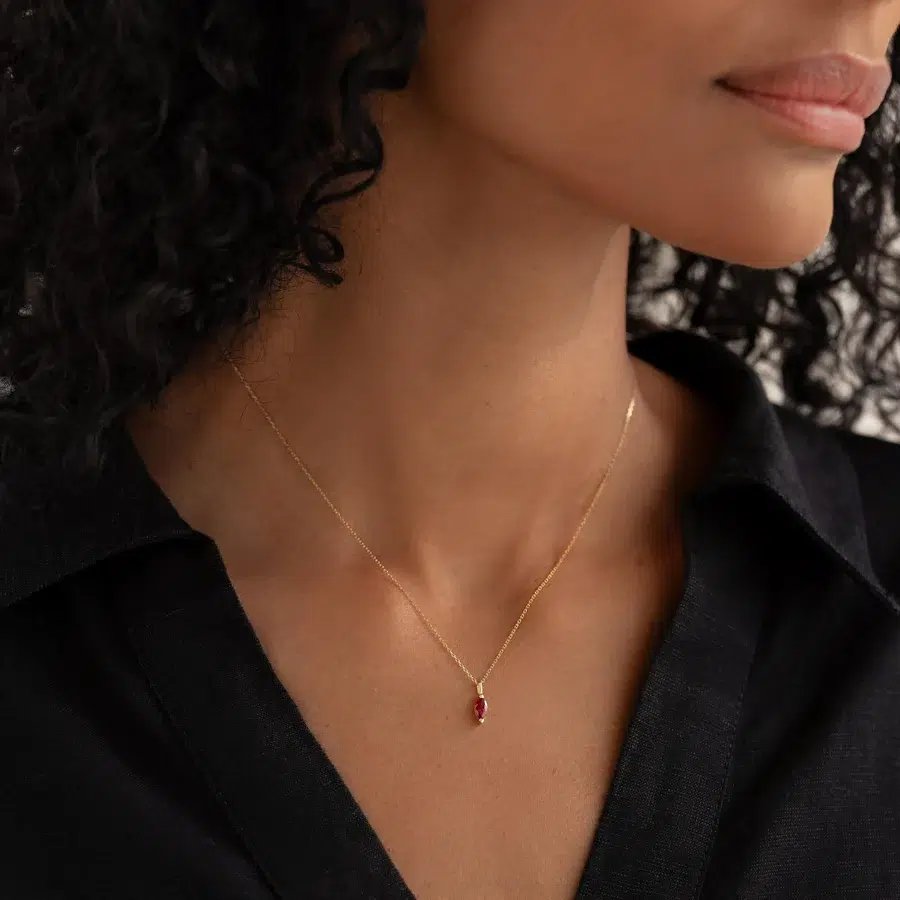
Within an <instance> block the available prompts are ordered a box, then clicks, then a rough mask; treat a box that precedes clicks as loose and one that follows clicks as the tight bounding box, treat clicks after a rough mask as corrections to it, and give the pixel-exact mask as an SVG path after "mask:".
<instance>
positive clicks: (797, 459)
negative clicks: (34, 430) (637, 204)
mask: <svg viewBox="0 0 900 900" xmlns="http://www.w3.org/2000/svg"><path fill="white" fill-rule="evenodd" d="M632 352H633V353H634V354H635V355H637V356H639V357H641V358H643V359H645V360H647V361H648V362H651V363H652V364H653V365H655V366H657V367H658V368H660V369H662V370H664V371H667V372H669V373H670V374H672V375H673V376H675V377H676V378H678V379H679V380H681V381H683V382H685V383H688V384H691V385H693V386H695V387H696V388H697V389H698V390H700V391H702V392H704V393H706V394H707V395H708V396H709V397H710V399H711V400H712V401H713V402H715V403H717V404H718V405H719V406H720V407H721V409H722V410H723V412H725V413H726V414H727V415H728V417H729V421H730V423H731V424H730V427H729V430H728V434H727V440H726V441H725V444H724V448H723V451H722V454H721V456H720V458H719V459H718V461H717V464H716V466H715V467H714V470H713V471H712V473H711V474H710V476H709V477H708V478H707V479H706V480H705V482H704V484H703V485H702V486H701V487H700V488H699V489H698V490H697V491H696V492H695V493H694V494H693V495H692V496H691V497H690V499H689V501H688V502H687V503H686V504H685V507H684V528H685V552H686V562H687V568H686V578H685V586H684V593H683V596H682V597H681V599H680V602H679V603H678V605H677V607H676V610H675V613H674V616H673V618H672V620H671V622H670V623H669V625H668V627H667V629H666V631H665V633H664V634H663V635H662V637H661V638H660V640H659V642H658V644H657V646H656V648H655V650H654V655H653V658H652V661H651V665H650V668H649V670H648V674H647V677H646V681H645V683H644V685H643V688H642V691H641V693H640V696H639V699H638V703H637V706H636V708H635V710H634V713H633V716H632V720H631V722H630V724H629V727H628V730H627V733H626V737H625V742H624V745H623V747H622V750H621V754H620V757H619V760H618V763H617V766H616V769H615V773H614V777H613V782H612V785H611V787H610V791H609V794H608V796H607V798H606V803H605V806H604V809H603V811H602V814H601V813H600V811H598V825H597V831H596V838H595V841H594V845H593V849H592V852H591V854H590V857H589V859H588V861H587V864H586V867H585V870H584V875H583V878H582V881H581V884H580V887H579V890H578V893H577V900H589V898H596V900H600V898H603V900H624V898H628V900H676V898H678V900H681V898H696V900H746V898H754V900H755V898H784V900H787V898H791V900H798V898H804V900H806V898H808V900H823V898H851V897H852V898H866V900H891V898H898V900H900V604H898V601H897V599H896V597H897V594H898V592H900V552H898V551H900V447H896V446H894V445H891V444H888V443H885V442H881V441H877V440H873V439H871V438H864V437H859V436H856V435H851V434H847V433H843V432H837V431H831V430H828V429H823V428H818V427H814V426H812V425H810V424H809V423H807V422H806V421H804V420H803V419H801V418H799V417H798V416H796V415H793V414H789V413H786V412H784V411H781V410H778V409H776V408H775V407H773V406H772V405H771V404H770V403H769V402H768V401H767V399H766V396H765V392H764V391H763V388H762V386H761V384H760V382H759V380H758V378H757V377H756V375H755V374H754V373H753V372H752V371H751V370H750V369H748V368H747V367H746V366H745V365H744V364H743V363H742V362H740V361H739V360H738V359H737V358H736V357H734V356H733V355H731V354H730V353H729V352H728V351H727V350H725V349H724V348H722V347H720V346H718V345H716V344H714V343H712V342H710V341H707V340H704V339H702V338H699V337H696V336H692V335H687V334H681V333H676V332H665V333H661V334H658V335H653V336H651V337H647V338H642V339H640V340H639V341H634V342H632ZM4 479H5V480H6V481H7V483H13V484H14V487H15V490H14V491H13V492H12V493H9V494H8V495H7V497H6V499H5V501H4V505H3V507H2V509H0V778H2V780H0V900H76V898H77V900H82V898H83V900H163V898H165V900H207V898H209V900H213V898H215V900H263V898H283V900H316V898H327V900H331V898H335V900H411V898H412V895H411V893H410V892H409V890H408V889H407V888H406V887H405V885H404V884H403V881H402V879H401V877H400V875H399V873H398V872H397V871H396V869H395V867H394V865H393V863H392V862H391V860H390V858H389V856H388V855H387V853H386V852H385V850H384V848H383V846H382V845H381V843H380V842H379V840H378V837H377V835H376V834H375V833H374V832H373V831H372V829H371V827H370V825H369V823H368V822H367V820H366V818H365V816H364V815H363V813H362V811H361V810H360V808H359V806H358V805H357V804H356V802H355V800H354V798H353V796H352V795H351V794H350V792H349V791H348V789H347V787H346V786H345V785H344V783H343V781H342V780H341V777H340V775H339V773H338V772H337V771H336V769H335V768H334V767H333V766H332V764H331V763H330V761H329V759H328V757H327V756H326V755H325V753H324V751H323V750H322V748H321V747H320V745H319V744H318V743H317V741H316V739H315V737H314V735H313V734H312V733H311V732H310V730H309V729H308V728H307V727H306V725H305V723H304V721H303V719H302V717H301V716H300V714H299V712H298V711H297V708H296V707H295V705H294V704H293V703H292V701H291V699H290V697H289V696H288V694H287V692H286V691H285V689H284V687H283V686H282V684H281V683H280V681H279V680H278V678H277V676H276V675H275V673H274V671H273V669H272V668H271V666H270V664H269V662H268V660H267V658H266V656H265V653H264V651H263V649H262V647H261V645H260V643H259V641H258V639H257V637H256V635H255V633H254V631H253V629H252V627H251V626H250V623H249V621H248V620H247V618H246V616H245V615H244V613H243V609H242V607H241V605H240V603H239V601H238V599H237V597H236V596H235V594H234V591H233V589H232V587H231V585H230V584H229V582H228V579H227V576H226V574H225V570H224V567H223V566H222V563H221V560H220V558H219V556H218V552H217V550H216V548H215V546H214V545H213V544H212V542H210V541H209V540H208V539H207V538H205V537H204V536H202V535H200V534H197V533H195V532H193V531H192V530H191V529H190V528H189V527H188V526H187V525H186V524H185V523H184V522H183V521H182V520H181V519H180V518H179V517H178V515H177V513H176V512H175V511H174V509H173V508H172V506H171V505H170V504H169V503H168V501H167V500H166V498H165V497H164V496H163V495H162V494H161V493H160V491H159V490H158V489H157V488H156V486H155V485H154V484H153V482H152V481H151V479H150V478H149V477H148V475H147V473H146V471H145V469H144V468H143V465H142V463H141V461H140V459H139V457H138V456H137V454H136V452H135V451H134V449H133V447H132V446H131V444H130V443H129V442H128V440H127V439H126V438H124V437H121V438H120V439H119V440H118V441H117V443H116V445H115V447H114V449H113V452H112V461H111V465H109V466H108V467H107V468H106V469H105V470H104V472H103V474H102V475H101V476H99V478H97V479H93V478H92V479H84V480H83V481H80V482H79V483H76V484H72V483H68V482H67V481H66V479H65V478H64V477H63V476H62V475H61V474H60V475H59V476H58V477H57V476H53V475H51V474H48V473H47V472H46V471H44V472H42V473H41V475H40V477H39V476H38V475H37V474H36V473H35V472H30V471H29V470H28V467H27V466H25V467H23V468H22V469H21V470H20V471H16V472H5V473H4ZM466 900H470V898H466ZM471 900H475V898H471Z"/></svg>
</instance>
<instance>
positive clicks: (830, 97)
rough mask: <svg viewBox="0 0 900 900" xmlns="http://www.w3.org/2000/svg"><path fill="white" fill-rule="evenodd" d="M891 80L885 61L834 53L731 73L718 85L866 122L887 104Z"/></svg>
mask: <svg viewBox="0 0 900 900" xmlns="http://www.w3.org/2000/svg"><path fill="white" fill-rule="evenodd" d="M891 77H892V76H891V69H890V66H889V65H888V63H887V60H886V59H881V60H877V61H875V60H869V59H865V58H864V57H861V56H856V55H855V54H852V53H831V54H827V55H823V56H817V57H813V58H810V59H800V60H794V61H792V62H788V63H784V64H781V65H778V66H772V67H770V68H766V69H745V70H740V71H736V72H732V73H729V74H728V75H725V76H723V77H722V78H720V79H719V82H720V83H721V84H722V85H723V86H724V87H727V88H731V89H733V90H737V91H740V92H744V93H754V94H766V95H768V96H770V97H783V98H784V99H786V100H798V101H805V102H807V103H821V104H822V105H825V106H836V107H840V108H842V109H847V110H849V111H851V112H854V113H856V114H857V115H859V116H862V117H863V118H867V117H868V116H871V115H872V113H874V112H875V111H876V110H877V109H878V107H879V106H881V104H882V102H883V101H884V98H885V96H886V94H887V92H888V89H889V88H890V86H891Z"/></svg>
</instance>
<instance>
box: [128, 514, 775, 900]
mask: <svg viewBox="0 0 900 900" xmlns="http://www.w3.org/2000/svg"><path fill="white" fill-rule="evenodd" d="M684 526H685V547H686V552H687V569H686V580H685V587H684V593H683V595H682V597H681V599H680V601H679V602H678V604H677V606H676V607H675V610H674V613H673V615H672V617H671V619H670V621H669V624H668V626H667V628H666V629H665V631H664V633H663V634H662V636H661V637H660V639H659V641H658V643H657V645H656V648H655V651H654V654H653V658H652V660H651V663H650V666H649V668H648V670H647V676H646V678H645V681H644V684H643V686H642V688H641V690H640V692H639V695H638V698H637V702H636V704H635V707H634V710H633V714H632V718H631V721H630V722H629V725H628V728H627V731H626V735H625V739H624V742H623V745H622V747H621V750H620V754H619V757H618V760H617V762H616V766H615V769H614V774H613V778H612V782H611V785H610V788H609V791H608V794H607V797H606V800H605V804H604V807H603V810H602V814H600V813H599V811H598V816H599V819H598V824H597V827H596V831H595V836H594V840H593V843H592V847H591V851H590V854H589V857H588V859H587V862H586V865H585V868H584V871H583V874H582V877H581V880H580V884H579V887H578V890H577V892H576V895H575V898H574V900H595V898H601V897H602V898H604V900H622V898H629V900H687V898H697V897H699V896H700V893H701V891H702V884H703V880H704V877H705V873H706V869H707V867H708V865H709V860H710V856H711V853H712V848H713V842H714V839H715V834H716V831H717V828H718V821H719V814H720V811H721V808H722V805H723V803H724V801H725V799H726V796H727V791H728V783H729V775H730V769H731V761H732V755H733V750H734V742H735V737H736V735H737V732H738V729H739V722H740V712H741V707H742V701H743V696H744V689H745V685H746V683H747V680H748V677H749V672H750V669H751V665H752V659H753V655H754V651H755V648H756V644H757V640H758V635H759V630H760V626H761V622H762V619H763V615H764V610H763V609H762V606H763V604H761V603H760V602H759V600H758V599H757V601H756V602H749V601H746V600H741V599H740V597H744V598H746V597H754V596H755V597H757V598H759V597H760V596H765V593H760V592H759V591H755V592H754V591H746V590H741V591H735V590H734V587H735V585H741V584H743V585H744V586H746V584H747V581H748V580H752V579H754V578H759V577H760V575H759V572H758V568H759V567H758V566H757V565H756V564H755V561H754V560H752V559H751V558H749V557H752V554H750V555H749V556H748V559H746V560H742V561H741V560H736V559H735V554H733V553H732V554H729V553H727V552H722V553H717V552H716V550H715V548H716V547H717V546H722V549H723V551H724V549H725V548H724V546H723V545H722V544H721V542H723V541H725V542H727V541H731V540H734V535H730V536H726V535H725V534H724V533H723V530H722V529H721V527H720V525H719V523H718V522H717V523H715V524H712V520H711V519H709V518H706V517H704V516H702V515H699V514H698V513H697V511H696V510H694V509H693V508H691V507H686V509H685V517H684ZM700 545H702V547H703V551H704V552H703V554H702V555H698V554H697V553H694V552H693V551H692V549H691V548H692V547H697V546H700ZM167 554H169V555H170V556H171V562H172V565H171V566H169V565H167V564H166V555H167ZM185 555H187V557H188V558H187V559H186V558H185ZM160 557H162V559H160ZM724 561H727V562H724ZM176 572H177V573H178V576H177V577H178V578H179V582H178V583H173V580H172V579H173V578H174V577H175V576H174V574H173V573H176ZM133 577H134V580H135V583H136V584H137V583H139V584H140V588H139V590H137V591H135V592H134V594H133V596H134V602H129V605H128V608H127V610H126V611H125V613H126V616H127V622H128V632H129V635H130V637H131V640H132V644H133V647H134V650H135V652H136V655H137V657H138V660H139V662H140V665H141V666H142V668H143V670H144V672H145V674H146V677H147V678H148V681H149V682H150V684H151V685H152V688H153V690H154V692H155V693H156V695H157V697H158V699H159V701H160V703H161V704H162V706H163V707H164V709H165V711H166V713H167V715H168V716H169V718H170V720H171V722H172V724H173V725H174V727H175V728H176V729H177V730H178V731H179V732H180V734H181V737H182V739H183V741H184V743H185V746H186V748H187V750H188V752H189V753H190V754H191V755H192V757H193V759H194V761H195V763H196V764H197V766H198V768H199V770H200V772H202V774H203V776H204V777H205V779H206V781H207V783H208V785H209V788H210V790H211V791H212V792H213V794H214V795H215V796H216V797H217V798H218V800H219V802H220V803H221V805H222V808H223V812H224V813H225V815H226V816H227V817H228V819H229V820H230V822H231V824H232V826H233V827H234V829H235V831H236V832H237V833H238V834H239V836H240V837H241V838H242V840H243V842H244V844H245V846H246V848H247V851H248V853H249V854H250V855H251V857H252V858H253V859H254V860H255V862H256V864H257V866H258V868H259V869H260V872H261V874H262V876H263V877H264V878H265V880H266V881H267V882H268V884H269V886H270V888H271V890H272V892H273V894H274V896H276V897H279V898H282V900H301V898H302V900H314V898H323V900H324V898H337V897H340V898H341V900H364V898H365V900H369V898H377V900H416V898H415V897H414V895H413V893H412V891H411V890H410V889H409V888H408V887H407V885H406V884H405V882H404V880H403V877H402V875H401V874H400V872H399V871H398V870H397V868H396V866H395V865H394V863H393V861H392V860H391V858H390V856H389V854H388V853H387V851H386V849H385V847H384V845H383V844H382V842H381V840H380V838H379V837H378V835H377V834H376V833H375V831H374V829H373V828H372V827H371V825H370V823H369V822H368V820H367V818H366V816H365V814H364V813H363V811H362V809H361V808H360V805H359V804H358V803H357V801H356V799H355V797H354V796H353V794H352V793H351V792H350V790H349V788H348V787H347V785H346V784H345V783H344V781H343V779H342V777H341V775H340V773H339V772H338V771H337V769H336V768H335V766H334V765H333V764H332V762H331V760H330V759H329V757H328V756H327V754H326V753H325V751H324V749H323V748H322V746H321V745H320V744H319V742H318V741H317V739H316V737H315V735H314V734H313V733H312V731H311V730H310V729H309V727H308V726H307V724H306V722H305V721H304V719H303V717H302V715H301V713H300V712H299V710H298V709H297V707H296V705H295V704H294V702H293V700H292V699H291V697H290V696H289V694H288V692H287V690H286V688H285V687H284V685H283V684H282V683H281V681H280V680H279V678H278V676H277V674H276V673H275V671H274V669H273V667H272V665H271V663H270V661H269V659H268V657H267V655H266V653H265V651H264V649H263V647H262V644H261V643H260V641H259V639H258V637H257V635H256V632H255V631H254V629H253V627H252V625H251V623H250V621H249V619H248V618H247V616H246V614H245V611H244V609H243V607H242V606H241V603H240V601H239V599H238V597H237V595H236V593H235V591H234V589H233V587H232V585H231V583H230V581H229V579H228V576H227V573H226V571H225V567H224V565H223V564H222V561H221V558H220V557H219V554H218V552H217V550H216V548H215V546H214V545H213V544H212V543H211V542H210V541H208V540H207V539H205V538H201V537H199V536H197V537H196V538H194V539H192V540H186V541H184V540H183V541H175V542H172V543H171V544H169V545H166V546H164V547H157V548H155V550H154V559H153V565H152V566H148V567H147V571H142V572H140V573H139V574H135V575H133ZM701 760H702V761H703V765H702V766H700V765H699V762H700V761H701ZM348 861H349V862H348Z"/></svg>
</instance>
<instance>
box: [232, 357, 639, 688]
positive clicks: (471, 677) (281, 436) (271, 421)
mask: <svg viewBox="0 0 900 900" xmlns="http://www.w3.org/2000/svg"><path fill="white" fill-rule="evenodd" d="M225 358H226V359H227V361H228V362H229V363H230V364H231V367H232V369H234V372H235V374H236V375H237V377H238V378H239V379H240V381H241V384H243V386H244V389H245V390H246V391H247V394H248V396H249V397H250V399H251V400H252V401H253V403H254V404H255V405H256V407H257V409H258V410H259V411H260V413H261V414H262V416H263V418H264V419H265V420H266V422H267V423H268V424H269V427H270V428H271V429H272V431H274V432H275V434H276V435H277V437H278V439H279V440H280V441H281V443H282V444H283V445H284V449H285V450H287V452H288V454H289V455H290V457H291V459H293V461H294V462H295V463H296V464H297V466H298V467H299V468H300V470H301V471H302V472H303V474H304V475H305V476H306V477H307V479H308V480H309V482H310V484H311V485H312V486H313V487H314V488H315V490H316V491H317V492H318V494H319V496H320V497H321V498H322V499H323V500H324V501H325V503H327V504H328V507H329V509H330V510H331V511H332V512H333V513H334V515H335V516H336V518H337V520H338V521H339V522H340V523H341V524H342V525H343V526H344V528H345V529H346V530H347V531H348V532H349V533H350V534H351V535H352V537H353V539H354V540H355V541H356V543H357V544H359V546H360V547H361V548H362V549H363V550H364V551H365V552H366V554H367V555H368V556H369V558H370V559H371V560H372V562H374V563H375V565H376V566H378V568H379V569H380V570H381V571H382V573H383V574H384V575H385V577H386V578H387V579H388V581H390V582H391V584H393V585H394V587H396V588H397V590H398V591H400V593H401V594H402V595H403V597H404V598H405V599H406V600H407V602H408V603H409V605H410V606H411V607H412V608H413V610H414V611H415V613H416V615H417V616H418V617H419V619H420V620H421V621H422V624H423V625H425V627H426V628H427V629H428V630H429V631H430V632H431V634H432V636H433V637H434V638H435V639H436V640H437V642H438V643H439V644H440V645H441V647H443V649H444V650H445V651H446V652H447V654H448V655H449V656H450V658H451V659H452V660H453V661H454V662H455V663H456V665H457V666H459V668H460V669H461V670H462V671H463V672H464V673H465V675H466V677H467V678H468V679H469V680H470V681H471V682H472V684H474V685H476V686H478V685H483V684H484V682H485V681H486V680H487V678H488V676H489V675H490V674H491V672H493V671H494V667H495V666H496V665H497V663H498V662H499V661H500V657H501V656H503V653H504V651H505V650H506V648H507V647H508V646H509V645H510V643H511V641H512V639H513V638H514V637H515V635H516V632H517V631H518V630H519V626H520V625H521V624H522V622H523V621H524V619H525V616H526V615H528V610H529V609H531V606H532V604H533V603H534V601H535V600H537V598H538V596H539V595H540V593H541V591H543V590H544V588H545V587H546V586H547V585H548V584H549V583H550V582H551V580H552V579H553V576H554V575H555V574H556V573H557V571H558V570H559V567H560V566H561V565H562V564H563V562H565V559H566V557H567V556H568V555H569V551H570V550H571V549H572V547H574V546H575V542H576V541H577V540H578V538H579V536H580V535H581V532H582V531H583V530H584V526H585V525H586V524H587V520H588V518H590V515H591V513H592V512H593V511H594V507H595V506H596V505H597V501H598V500H599V499H600V495H601V494H602V493H603V488H604V487H605V486H606V482H607V480H608V479H609V476H610V473H611V472H612V470H613V467H614V466H615V464H616V460H617V459H618V457H619V453H620V451H621V449H622V447H623V445H624V443H625V437H626V435H627V434H628V426H629V424H630V423H631V417H632V415H633V414H634V407H635V393H634V392H632V395H631V400H630V401H629V403H628V410H627V412H626V413H625V422H624V424H623V426H622V431H621V433H620V434H619V441H618V443H617V444H616V449H615V451H614V452H613V455H612V458H611V459H610V461H609V463H608V464H607V466H606V469H605V471H604V472H603V477H602V478H601V479H600V483H599V484H598V485H597V488H596V490H595V491H594V493H593V496H592V498H591V502H590V503H589V504H588V508H587V511H586V512H585V514H584V515H583V516H582V517H581V521H580V522H579V523H578V527H577V528H576V529H575V533H574V534H573V535H572V537H571V539H570V540H569V543H568V544H566V547H565V549H564V550H563V551H562V553H561V554H560V556H559V558H558V559H557V561H556V563H555V564H554V566H553V568H552V569H550V571H549V572H548V573H547V574H546V575H545V576H544V580H543V581H542V582H541V583H540V584H539V585H538V586H537V587H536V588H535V590H534V592H533V593H532V595H531V597H529V599H528V602H527V603H526V604H525V608H524V609H523V610H522V612H521V613H520V615H519V618H518V619H517V620H516V624H515V625H513V627H512V631H510V633H509V634H508V635H507V636H506V640H505V641H504V642H503V645H502V646H501V647H500V649H499V650H498V651H497V655H496V656H495V657H494V659H493V661H492V662H491V664H490V665H489V666H488V667H487V670H486V671H485V673H484V675H482V676H481V678H480V679H479V678H476V677H475V676H474V675H473V674H472V673H471V672H470V671H469V669H468V668H467V666H466V664H465V663H464V662H463V661H462V660H461V659H460V658H459V656H458V655H457V654H456V653H455V652H454V650H453V648H452V647H451V646H450V645H449V644H448V643H447V642H446V641H445V640H444V638H443V637H442V636H441V634H440V632H439V631H438V630H437V628H436V627H435V625H434V623H433V622H432V621H431V619H429V618H428V616H427V615H425V613H424V612H423V611H422V609H421V608H420V607H419V604H418V603H416V601H415V600H414V599H413V597H412V595H411V594H410V593H409V591H407V590H406V588H405V587H403V585H402V584H401V583H400V582H399V581H398V580H397V579H396V578H395V577H394V575H393V573H392V572H391V571H390V569H388V567H387V566H386V565H385V564H384V563H383V562H382V561H381V560H380V559H379V558H378V557H377V556H376V555H375V553H374V552H373V551H372V550H371V549H370V548H369V546H368V544H366V542H365V541H364V540H363V539H362V538H361V537H360V536H359V534H358V533H357V531H356V529H355V528H354V527H353V526H352V525H351V524H350V523H349V522H348V521H347V520H346V519H345V518H344V516H343V515H342V514H341V512H340V510H339V509H338V508H337V507H336V506H335V505H334V503H332V502H331V499H330V498H329V497H328V495H327V494H326V493H325V491H323V490H322V488H321V486H320V485H319V482H318V481H316V479H315V478H314V477H313V474H312V472H310V471H309V469H308V468H307V467H306V465H305V464H304V462H303V460H302V459H300V457H299V456H298V455H297V453H296V452H295V451H294V448H293V447H292V446H291V445H290V442H289V441H288V439H287V438H286V437H285V436H284V433H283V432H282V431H281V429H280V428H279V427H278V425H277V424H276V423H275V420H274V419H273V418H272V416H271V415H270V414H269V411H268V409H266V406H265V404H264V403H263V402H262V400H260V399H259V397H258V396H257V394H256V391H254V390H253V388H252V386H251V385H250V382H249V381H247V379H246V378H245V377H244V373H243V372H242V371H241V370H240V368H239V367H238V365H237V363H236V362H235V361H234V360H233V359H232V357H231V356H230V355H228V354H227V353H226V354H225Z"/></svg>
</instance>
